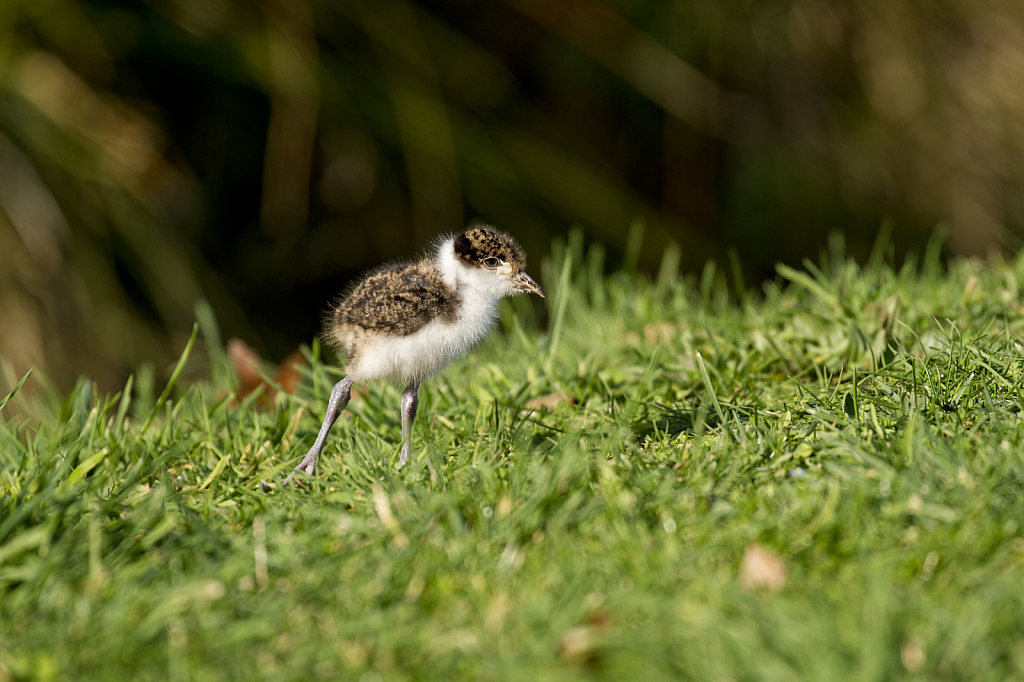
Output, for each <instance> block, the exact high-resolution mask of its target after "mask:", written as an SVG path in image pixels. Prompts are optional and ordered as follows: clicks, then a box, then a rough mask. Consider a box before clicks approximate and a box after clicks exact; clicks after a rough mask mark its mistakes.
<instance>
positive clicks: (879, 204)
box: [0, 0, 1024, 388]
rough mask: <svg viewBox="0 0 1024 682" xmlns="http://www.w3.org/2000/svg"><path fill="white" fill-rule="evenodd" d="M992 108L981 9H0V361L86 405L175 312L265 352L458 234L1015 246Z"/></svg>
mask: <svg viewBox="0 0 1024 682" xmlns="http://www.w3.org/2000/svg"><path fill="white" fill-rule="evenodd" d="M1022 84H1024V4H1022V3H1018V2H1006V1H1004V0H938V1H937V0H776V1H769V2H764V1H755V0H718V1H717V2H703V1H700V0H675V1H666V0H566V1H558V0H506V1H504V2H479V1H470V0H423V1H419V2H411V1H408V0H373V1H370V0H251V1H247V2H242V1H239V0H153V1H151V2H117V1H114V0H110V1H84V0H3V2H0V368H2V374H3V377H4V379H5V381H6V382H8V383H9V382H10V378H11V377H14V376H20V374H21V373H23V372H24V371H25V370H26V369H27V368H28V367H38V368H40V369H42V370H44V371H45V372H46V373H47V374H48V375H49V376H50V377H52V378H53V380H54V382H55V383H56V384H57V386H58V387H62V388H66V387H67V386H69V385H70V384H71V383H73V381H74V380H75V377H77V376H78V375H80V374H87V375H88V376H90V377H92V378H94V379H96V380H98V381H99V383H100V384H101V385H102V386H107V387H112V386H117V385H118V384H120V382H121V381H122V380H123V379H124V377H125V376H126V375H127V373H129V372H131V371H133V370H134V369H135V368H136V367H138V366H139V365H140V364H144V363H152V364H154V365H155V366H156V367H158V368H162V367H164V366H166V364H167V363H169V362H170V359H171V358H172V357H174V356H175V355H176V354H177V352H178V350H180V348H181V346H182V345H183V340H182V337H183V335H185V334H187V333H188V330H189V329H190V328H191V324H192V321H193V320H194V318H195V310H196V308H195V306H196V302H197V301H201V300H205V301H209V303H210V306H211V307H212V310H213V313H214V314H215V315H216V317H217V320H218V321H219V323H220V325H221V328H222V329H223V330H224V332H225V335H226V336H238V337H241V338H244V339H245V340H246V341H248V342H249V343H250V344H252V345H253V346H255V347H256V348H257V349H259V350H260V351H262V352H263V353H264V354H265V355H266V356H267V357H270V358H272V359H275V360H279V359H280V358H282V357H284V356H285V355H287V354H288V353H289V352H290V351H292V350H294V348H295V347H296V345H297V344H299V343H303V342H308V341H309V340H310V339H311V338H312V337H313V336H314V335H315V334H316V332H317V331H318V326H319V322H320V313H321V311H322V310H323V309H324V307H325V305H326V304H327V302H328V301H329V299H330V298H331V297H332V296H334V295H335V294H336V293H337V292H338V291H339V290H340V289H342V288H343V287H344V285H345V284H346V282H348V280H349V279H350V278H351V277H352V276H354V275H355V274H357V273H358V272H359V271H360V270H362V269H364V268H365V267H367V266H370V265H373V264H376V263H379V262H381V261H384V260H388V259H394V258H400V257H407V256H409V255H410V254H412V253H415V252H416V251H418V250H421V249H422V248H424V247H425V246H427V245H428V244H429V243H430V240H431V238H432V237H434V236H435V235H437V234H439V233H442V232H446V231H452V230H456V229H458V228H460V227H461V226H463V225H464V224H465V223H467V222H468V221H474V220H484V221H487V222H492V223H494V224H496V225H499V226H500V227H502V228H504V229H506V230H509V231H510V232H512V233H514V234H515V235H516V236H518V237H519V238H520V240H521V241H522V242H523V244H524V246H525V247H526V249H527V251H528V252H529V253H530V254H531V255H532V256H533V265H534V268H536V266H537V264H538V262H539V260H540V258H541V257H542V256H543V255H544V254H545V253H546V252H547V250H548V248H550V243H551V237H552V236H557V235H561V234H565V233H566V231H567V230H568V229H569V228H570V227H571V226H573V225H577V226H579V227H580V228H581V229H582V230H583V232H584V234H585V235H586V238H587V239H588V240H591V241H595V242H601V243H603V244H604V245H605V246H606V248H607V249H608V253H609V263H610V264H611V265H610V267H614V266H615V265H616V263H621V262H622V258H623V253H624V251H625V249H626V241H627V235H628V232H629V226H630V225H631V224H633V223H634V221H636V220H641V221H643V224H644V225H645V226H646V230H645V238H644V242H643V249H642V251H641V253H640V257H639V262H640V266H641V267H644V268H653V267H656V266H657V264H658V263H659V262H660V260H661V257H662V254H663V253H664V252H665V250H666V248H667V247H668V245H669V244H671V243H676V244H679V245H680V247H681V253H682V258H681V267H682V268H684V269H688V270H693V269H698V268H700V267H701V266H702V265H703V263H704V261H705V260H706V259H709V258H715V259H717V260H719V262H722V261H724V260H726V259H728V257H729V256H728V254H729V251H730V249H734V251H735V253H736V254H737V255H738V256H739V261H740V262H742V264H743V267H744V269H745V271H746V272H747V276H748V282H749V281H754V280H755V279H756V278H759V277H765V276H769V277H770V276H772V273H773V266H774V263H775V262H776V261H780V260H781V261H785V262H795V263H799V261H800V259H801V258H803V257H805V256H808V255H811V256H813V255H815V254H816V253H817V252H818V249H819V248H820V247H821V245H822V243H823V242H824V240H825V237H826V235H827V234H828V233H829V232H830V231H833V230H839V231H842V232H843V233H844V234H845V235H846V241H847V244H848V248H849V250H851V251H852V252H853V253H855V254H858V253H860V254H866V253H867V251H868V250H869V248H870V245H871V243H872V242H873V240H874V239H875V235H876V233H877V232H878V231H879V229H880V226H881V225H883V224H886V223H887V221H888V223H889V224H891V225H892V226H893V244H894V246H895V248H894V254H895V257H896V258H899V256H900V254H901V253H903V252H905V251H906V250H907V249H910V248H916V247H919V246H920V245H921V244H922V243H923V242H924V241H925V240H927V239H928V237H929V235H930V234H931V233H932V232H933V230H935V229H936V227H937V226H943V227H942V229H945V230H946V231H947V232H948V235H949V236H948V240H947V242H946V244H947V248H948V250H949V251H950V252H951V253H958V254H985V253H987V252H988V251H989V250H991V249H993V248H1006V247H1009V248H1011V249H1016V248H1017V246H1018V242H1017V241H1016V238H1015V237H1014V235H1019V234H1021V233H1022V231H1024V192H1022V189H1024V187H1022V185H1024V87H1022ZM751 278H753V279H751Z"/></svg>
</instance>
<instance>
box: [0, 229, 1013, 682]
mask: <svg viewBox="0 0 1024 682" xmlns="http://www.w3.org/2000/svg"><path fill="white" fill-rule="evenodd" d="M937 253H938V249H937V248H932V249H930V251H929V252H928V253H926V254H923V255H922V256H921V257H920V258H917V259H914V258H911V259H910V260H909V261H908V262H907V263H906V264H904V265H902V266H900V267H899V268H898V269H897V268H894V267H893V266H892V265H891V263H890V261H889V259H888V258H886V249H885V248H877V249H876V250H875V252H874V253H873V254H872V255H871V257H870V259H869V260H867V261H866V262H865V263H864V264H862V265H858V264H856V263H855V262H853V260H851V259H849V258H847V257H846V256H845V255H844V254H843V250H842V246H841V244H839V243H838V242H834V243H833V244H832V246H831V247H830V249H829V250H828V251H827V252H825V253H823V254H822V256H821V258H820V259H819V261H818V262H817V263H807V264H806V267H805V268H803V269H801V270H799V271H798V270H793V269H788V268H785V267H783V266H780V268H779V271H778V275H777V277H776V278H775V280H774V281H772V282H768V283H765V284H764V285H763V286H758V287H752V288H747V287H744V285H743V283H742V282H741V276H740V275H739V274H738V271H736V270H734V269H732V268H726V269H725V271H724V272H723V269H721V268H719V269H716V268H714V267H713V266H708V268H706V269H705V271H704V273H703V275H702V276H700V277H697V278H694V279H692V280H689V279H683V278H680V277H678V276H677V275H676V274H675V272H676V263H677V262H678V261H677V258H678V253H676V252H674V251H669V252H668V253H667V254H666V257H665V264H664V267H663V268H662V271H661V273H660V274H659V275H658V276H657V277H656V279H655V280H654V281H650V280H648V279H645V278H643V277H641V276H638V275H635V274H632V273H631V272H630V271H629V267H628V265H629V264H628V262H627V264H626V267H625V268H624V269H622V270H621V271H619V272H616V273H615V274H613V275H611V276H610V277H608V276H605V274H604V273H605V267H604V264H603V260H602V257H601V252H600V249H599V248H597V247H594V248H591V249H589V250H588V251H586V252H585V251H584V249H583V248H582V247H581V246H580V242H579V240H578V239H575V238H574V239H571V240H570V244H569V245H568V246H565V247H561V248H556V249H555V255H554V258H553V259H552V260H551V261H549V262H548V263H546V264H545V266H544V268H543V278H542V279H543V284H544V286H545V288H547V289H548V292H549V298H548V300H547V304H548V306H549V308H548V311H547V314H546V315H545V316H544V318H545V319H546V322H545V323H544V325H541V324H540V323H539V322H538V320H539V319H540V316H539V315H537V314H535V313H537V312H538V311H536V310H534V309H533V308H531V305H532V303H531V302H530V301H528V300H526V298H525V297H522V298H520V299H515V300H513V301H511V302H510V303H509V304H508V305H507V306H506V308H505V310H504V313H503V321H502V324H501V326H500V329H499V330H497V332H496V333H494V334H492V335H491V337H490V338H489V339H488V340H487V341H486V342H485V343H484V345H483V346H482V347H481V348H479V349H478V350H477V351H476V352H474V353H472V354H471V355H469V356H467V357H466V358H464V359H463V360H462V361H460V362H459V363H457V364H456V365H454V366H453V367H451V368H449V369H448V370H447V371H446V372H445V373H443V374H442V375H440V376H438V377H437V378H435V379H434V380H433V381H432V382H430V383H429V384H428V385H426V386H425V387H424V388H423V389H422V390H421V392H420V411H419V417H418V421H417V426H416V429H415V432H414V439H413V445H414V450H413V458H412V460H411V462H410V466H408V467H406V468H405V469H403V470H400V471H399V470H396V468H395V463H396V462H397V458H398V446H399V441H400V419H399V407H398V406H399V395H400V391H399V389H396V388H394V387H389V386H369V387H367V388H366V390H365V391H361V392H360V393H359V394H358V395H356V394H355V393H354V397H353V400H352V402H351V403H350V405H349V410H348V411H347V412H346V413H344V415H343V417H342V419H340V420H339V421H338V424H337V425H336V426H335V429H334V431H333V432H332V434H331V438H330V439H329V440H328V445H327V448H326V449H325V456H324V457H323V458H322V459H321V467H320V475H319V476H318V477H316V478H304V479H302V481H301V482H300V483H299V484H297V485H294V486H290V487H288V488H282V486H281V482H282V480H283V479H284V478H285V476H286V475H287V474H288V472H289V471H290V470H291V468H292V467H294V466H295V465H296V464H297V463H298V461H299V460H300V459H301V457H302V455H303V454H304V453H305V451H306V449H308V447H309V445H310V444H311V443H312V441H313V439H314V437H315V435H316V431H317V429H318V428H319V424H320V418H321V416H322V414H323V411H324V409H325V406H326V401H327V398H328V396H329V393H330V389H331V386H332V384H333V383H334V382H335V381H337V380H338V379H339V378H340V377H341V376H342V375H343V370H342V369H340V368H339V367H338V366H337V365H336V364H335V363H334V362H333V360H334V359H333V358H328V357H326V354H325V357H324V358H323V360H321V351H320V349H319V347H318V346H317V345H316V344H314V345H313V347H312V348H311V349H308V352H307V356H308V358H309V362H308V364H307V365H305V366H304V368H303V369H302V372H303V378H302V381H301V382H300V385H299V388H298V390H297V391H296V392H295V393H294V394H293V395H285V394H281V393H279V394H278V395H277V396H276V397H275V398H274V400H273V405H272V406H271V409H266V408H261V407H259V405H260V401H261V398H260V395H259V394H253V395H251V396H249V397H248V398H246V399H245V400H244V401H243V402H242V404H240V405H236V404H235V403H234V401H233V400H232V399H231V397H230V396H231V393H230V383H229V376H228V374H227V372H226V371H225V364H224V361H223V357H224V355H223V350H222V346H221V342H220V340H219V339H218V334H217V330H216V328H215V326H214V325H213V324H212V322H210V317H209V315H200V319H201V320H203V324H201V325H199V332H198V340H196V341H195V343H194V344H192V343H190V348H191V350H192V352H191V354H190V353H189V351H188V350H186V351H185V352H184V353H183V356H182V362H181V363H179V367H178V368H177V369H178V370H180V371H179V372H175V373H174V376H172V377H171V380H170V382H169V383H168V384H167V385H166V389H164V386H163V385H162V384H158V385H157V386H156V388H155V390H154V389H152V388H150V386H151V385H152V382H147V381H142V380H141V379H143V378H144V376H142V375H140V378H139V380H136V381H135V382H134V384H135V385H134V387H133V386H126V387H125V390H124V391H122V392H121V393H119V394H117V395H103V394H100V393H99V392H98V391H96V390H95V389H94V388H93V387H92V385H91V383H90V382H89V381H87V380H85V379H83V380H82V381H81V382H80V383H79V385H78V386H77V387H76V388H75V389H74V390H73V391H72V392H71V393H70V394H69V395H67V396H66V397H65V396H61V397H60V398H55V397H53V393H52V391H48V390H46V388H45V383H44V382H43V381H42V380H41V377H39V376H38V375H32V376H31V377H29V379H28V384H27V385H26V386H27V387H28V388H31V387H33V386H34V387H35V390H34V391H29V390H27V388H26V389H23V390H22V392H21V393H18V394H15V395H14V396H13V397H12V398H11V399H10V401H9V402H7V403H6V405H4V407H2V408H0V409H2V412H0V680H56V679H68V680H172V681H178V680H192V681H201V680H235V679H238V680H253V679H265V680H339V679H353V680H363V681H367V682H368V681H371V680H404V679H439V680H452V679H472V680H479V679H483V680H488V679H493V680H498V679H502V680H506V679H507V680H524V681H533V680H558V679H604V680H632V679H636V680H659V679H684V680H701V681H703V680H723V681H724V680H737V681H739V680H846V679H856V680H884V679H921V680H925V679H927V680H941V679H949V680H1007V679H1021V678H1024V421H1022V414H1021V411H1022V399H1021V386H1022V383H1024V347H1022V345H1021V343H1022V342H1021V341H1020V339H1021V337H1022V336H1024V308H1022V305H1021V300H1022V296H1024V292H1022V285H1024V257H1018V258H1016V259H1013V260H1011V261H1006V260H1004V259H1001V258H999V257H997V256H994V257H992V258H991V259H989V260H987V261H979V260H956V261H953V262H951V263H950V264H949V265H948V267H945V266H943V265H940V261H939V257H938V255H937ZM727 281H728V283H729V286H728V287H727V286H726V282H727ZM737 289H738V290H740V291H743V292H745V293H742V294H741V295H739V296H737V295H736V294H735V291H736V290H737ZM730 291H732V292H733V293H730ZM193 338H194V339H195V338H196V337H195V336H194V337H193ZM200 348H203V349H206V350H205V351H204V352H203V353H199V352H198V350H199V349H200ZM199 355H202V356H203V357H204V358H207V357H208V358H209V360H208V361H207V360H202V361H199V360H198V359H197V358H198V356H199ZM172 369H174V368H168V372H167V375H170V374H171V370H172ZM198 372H201V373H202V378H196V379H189V380H186V377H190V376H191V377H196V376H197V373H198ZM165 376H166V375H165Z"/></svg>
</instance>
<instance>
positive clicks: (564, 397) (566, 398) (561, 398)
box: [523, 391, 576, 411]
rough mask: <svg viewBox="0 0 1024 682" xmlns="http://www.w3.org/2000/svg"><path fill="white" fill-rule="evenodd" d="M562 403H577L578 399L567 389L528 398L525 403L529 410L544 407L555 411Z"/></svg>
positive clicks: (537, 409)
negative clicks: (567, 391)
mask: <svg viewBox="0 0 1024 682" xmlns="http://www.w3.org/2000/svg"><path fill="white" fill-rule="evenodd" d="M562 404H569V405H575V404H576V399H575V398H573V397H572V396H571V395H569V394H568V393H566V392H565V391H555V392H554V393H548V394H547V395H544V396H541V397H539V398H533V399H532V400H527V401H526V404H525V405H523V407H525V408H526V409H528V410H534V411H539V410H541V409H542V408H543V409H548V410H551V411H554V409H555V408H556V407H558V406H559V405H562Z"/></svg>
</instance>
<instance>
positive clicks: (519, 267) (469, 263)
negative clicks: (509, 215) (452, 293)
mask: <svg viewBox="0 0 1024 682" xmlns="http://www.w3.org/2000/svg"><path fill="white" fill-rule="evenodd" d="M451 248H452V251H453V253H454V256H455V260H456V262H457V263H458V265H459V266H460V269H461V270H462V272H461V273H460V275H461V276H460V279H463V280H464V281H468V282H472V283H473V285H474V286H480V287H482V288H486V289H488V290H490V291H491V292H492V293H494V294H496V295H498V296H511V295H513V294H518V293H530V294H537V295H538V296H540V297H541V298H544V297H545V296H544V290H543V289H541V288H540V285H539V284H537V282H535V281H534V280H533V278H532V277H530V276H529V275H528V274H526V270H524V268H525V267H526V254H525V253H524V252H523V249H522V247H520V246H519V244H517V243H516V241H515V240H514V239H512V237H510V236H508V235H507V234H505V233H504V232H502V231H500V230H497V229H495V228H493V227H491V226H489V225H478V226H476V227H472V228H470V229H468V230H466V231H465V232H463V233H461V234H457V235H455V237H454V239H453V240H452V247H451Z"/></svg>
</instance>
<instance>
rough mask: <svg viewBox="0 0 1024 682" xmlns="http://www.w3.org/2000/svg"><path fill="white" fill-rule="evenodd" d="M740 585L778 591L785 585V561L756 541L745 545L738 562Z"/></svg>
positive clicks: (746, 588)
mask: <svg viewBox="0 0 1024 682" xmlns="http://www.w3.org/2000/svg"><path fill="white" fill-rule="evenodd" d="M739 583H740V587H742V588H743V589H745V590H768V591H769V592H778V591H779V590H781V589H782V588H783V587H784V586H785V585H786V562H784V561H783V560H782V557H780V556H779V555H778V554H776V553H775V552H773V551H771V550H770V549H766V548H764V547H762V546H761V545H759V544H757V543H756V542H755V543H753V544H751V545H747V549H746V551H745V552H744V553H743V560H742V561H741V562H740V575H739Z"/></svg>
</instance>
